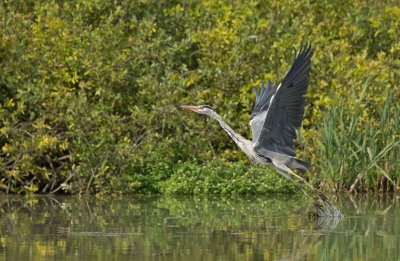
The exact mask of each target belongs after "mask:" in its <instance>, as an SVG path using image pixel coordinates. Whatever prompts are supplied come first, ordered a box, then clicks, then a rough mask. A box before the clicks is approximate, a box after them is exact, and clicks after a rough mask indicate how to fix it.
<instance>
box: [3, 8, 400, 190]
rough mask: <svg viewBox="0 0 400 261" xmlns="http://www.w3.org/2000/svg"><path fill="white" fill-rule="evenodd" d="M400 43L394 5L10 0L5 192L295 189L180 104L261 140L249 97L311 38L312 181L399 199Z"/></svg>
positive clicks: (305, 154) (303, 150) (304, 153)
mask: <svg viewBox="0 0 400 261" xmlns="http://www.w3.org/2000/svg"><path fill="white" fill-rule="evenodd" d="M399 36H400V7H399V6H398V4H397V1H377V0H371V1H361V0H359V1H357V0H354V1H341V0H340V1H294V0H286V1H205V0H204V1H203V0H198V1H158V0H157V1H154V0H141V1H123V0H119V1H118V0H116V1H106V0H74V1H33V0H26V1H22V0H4V1H2V3H1V4H0V37H1V38H0V100H1V102H0V131H1V134H0V148H1V151H0V190H1V191H4V192H6V193H28V192H37V193H48V192H61V191H63V192H65V193H85V192H88V193H89V192H91V193H100V194H101V193H149V192H153V193H154V192H155V193H160V192H162V193H172V192H174V193H176V192H179V193H200V192H201V193H206V192H215V193H256V192H258V193H260V192H271V191H274V192H289V191H294V190H295V189H294V188H293V186H292V185H291V184H289V183H287V182H286V181H284V180H282V179H281V178H280V177H278V176H277V175H276V174H275V173H274V170H272V168H260V167H257V166H253V165H250V164H248V163H245V162H246V161H247V160H246V158H245V156H244V155H243V154H242V153H241V152H240V151H239V150H238V149H237V148H236V147H235V145H234V143H233V142H232V141H230V139H229V136H228V135H225V133H223V131H222V130H221V129H220V127H219V125H218V124H217V123H216V122H214V121H213V120H212V119H208V118H206V117H202V116H200V115H195V114H193V113H189V112H186V111H182V110H181V109H180V108H179V105H183V104H208V105H210V106H212V107H213V108H214V109H215V110H217V111H218V112H219V113H220V114H221V116H222V117H223V118H224V119H225V120H226V121H227V122H228V124H230V125H231V126H232V128H234V129H235V130H237V131H238V132H239V133H240V134H242V135H244V136H246V137H251V133H250V128H249V126H248V121H249V118H250V113H251V109H252V106H253V102H254V94H253V91H252V88H251V87H252V86H259V84H260V82H261V81H266V80H268V79H271V80H272V81H280V80H281V79H282V78H283V77H284V75H285V73H286V72H287V70H288V69H289V67H290V65H291V63H292V61H293V57H294V54H293V47H296V48H299V46H300V44H301V43H304V42H310V43H312V45H313V48H314V50H315V54H314V57H313V59H312V63H313V65H312V70H311V73H310V75H309V76H310V88H309V93H308V94H307V105H306V112H305V115H304V125H303V126H302V128H300V129H299V132H298V142H297V145H296V152H297V154H298V157H300V158H302V159H305V160H308V161H311V162H312V164H313V167H312V169H311V170H310V171H309V172H308V173H306V174H304V175H305V176H306V178H307V179H308V180H309V181H310V182H312V183H314V185H316V186H318V187H320V188H321V189H324V190H326V191H331V192H333V191H342V190H347V191H355V192H356V191H387V190H395V191H396V190H397V189H398V187H399V186H398V184H399V183H398V182H399V173H400V165H399V163H398V162H397V161H398V159H397V157H398V155H399V153H400V145H399V135H400V131H399V111H400V109H399V104H398V102H397V101H398V100H399V96H400V90H399V85H398V82H399V80H400V73H399V72H400V59H399V58H400V44H399ZM235 175H236V176H238V177H241V179H240V182H239V183H238V184H239V185H237V186H236V187H235V186H232V187H231V188H228V185H232V183H231V182H230V180H232V179H233V178H234V177H236V176H235ZM218 184H220V185H219V187H218V186H217V185H218ZM221 184H222V185H221Z"/></svg>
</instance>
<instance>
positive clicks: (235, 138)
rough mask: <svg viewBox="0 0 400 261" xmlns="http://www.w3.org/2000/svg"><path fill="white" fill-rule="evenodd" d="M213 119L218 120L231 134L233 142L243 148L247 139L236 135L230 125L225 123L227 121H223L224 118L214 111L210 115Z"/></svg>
mask: <svg viewBox="0 0 400 261" xmlns="http://www.w3.org/2000/svg"><path fill="white" fill-rule="evenodd" d="M210 116H211V117H213V118H214V119H216V120H217V121H218V122H219V124H220V125H221V127H222V128H223V129H224V130H225V131H226V132H227V133H228V134H229V136H231V138H232V139H233V141H234V142H235V143H236V144H237V145H238V146H239V147H240V148H241V149H243V148H242V145H244V143H245V142H246V141H247V139H245V138H244V137H243V136H242V135H240V134H238V133H236V132H235V131H234V130H233V129H232V128H231V127H229V125H228V124H226V123H225V121H224V120H223V119H222V117H221V116H220V115H219V114H218V113H216V112H215V111H213V112H212V113H211V114H210Z"/></svg>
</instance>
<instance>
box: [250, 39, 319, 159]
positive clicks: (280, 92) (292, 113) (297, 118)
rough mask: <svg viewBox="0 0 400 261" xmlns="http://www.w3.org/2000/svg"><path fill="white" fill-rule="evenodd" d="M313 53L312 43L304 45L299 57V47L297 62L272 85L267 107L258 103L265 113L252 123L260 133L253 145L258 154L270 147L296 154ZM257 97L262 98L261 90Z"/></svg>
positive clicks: (280, 151) (281, 151) (263, 152)
mask: <svg viewBox="0 0 400 261" xmlns="http://www.w3.org/2000/svg"><path fill="white" fill-rule="evenodd" d="M312 55H313V51H311V45H308V44H306V45H305V46H304V47H303V45H302V46H301V47H300V52H299V54H298V55H297V56H296V49H295V59H294V62H293V64H292V67H291V68H290V70H289V72H288V73H287V75H286V76H285V78H284V79H283V81H282V83H281V84H280V85H279V86H278V87H277V88H276V89H274V88H272V90H271V91H270V96H271V97H269V98H268V99H267V98H266V99H265V101H266V102H265V103H264V106H261V105H258V106H257V108H258V107H260V108H261V110H260V111H261V113H260V112H258V113H257V114H256V116H255V117H254V118H255V119H257V115H259V117H260V118H259V120H258V121H256V122H255V123H254V128H253V126H252V129H253V133H255V134H256V139H254V138H253V148H254V150H255V151H256V152H257V153H259V154H265V153H266V152H267V150H270V151H271V150H272V151H275V152H279V153H284V154H287V155H290V156H295V155H296V154H295V153H294V151H293V150H292V148H291V147H292V146H293V144H294V142H293V139H294V138H295V137H296V129H297V128H298V127H300V125H301V121H302V117H303V113H304V104H305V97H304V95H305V94H306V93H307V88H308V78H307V74H308V72H309V71H310V65H311V57H312ZM267 94H268V90H267ZM257 96H258V97H260V96H261V92H260V95H257ZM256 105H257V101H256ZM255 108H256V106H255ZM253 114H254V111H253ZM253 120H254V119H253ZM258 125H259V126H258ZM260 126H261V127H260ZM255 129H256V130H255Z"/></svg>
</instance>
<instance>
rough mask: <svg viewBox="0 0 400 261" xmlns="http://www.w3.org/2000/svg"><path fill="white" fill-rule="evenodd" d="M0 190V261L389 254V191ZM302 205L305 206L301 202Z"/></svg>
mask: <svg viewBox="0 0 400 261" xmlns="http://www.w3.org/2000/svg"><path fill="white" fill-rule="evenodd" d="M307 203H308V202H307V201H305V200H304V199H303V198H301V197H288V196H282V195H279V196H270V195H265V196H246V197H234V196H233V197H232V196H219V195H218V196H209V197H196V196H179V197H171V196H157V197H145V196H142V197H124V198H112V199H109V198H108V199H97V198H94V197H90V198H85V197H81V198H77V197H47V196H35V197H28V198H24V197H12V196H8V197H7V196H3V197H0V218H1V219H0V260H28V259H29V260H52V259H57V258H63V259H69V260H104V259H110V258H111V259H116V260H117V259H118V260H124V259H129V260H149V259H151V260H159V259H171V260H187V259H188V258H190V259H191V260H300V259H301V260H345V259H348V260H355V259H360V260H397V258H398V251H399V250H398V249H399V246H400V240H399V236H400V223H399V217H400V215H399V214H400V213H399V212H400V211H399V206H398V202H397V201H396V199H395V197H390V196H385V197H380V198H373V197H365V198H362V197H357V198H355V199H353V198H352V199H351V200H349V199H345V200H340V199H339V200H337V202H336V204H337V205H338V206H339V207H340V209H341V210H342V212H343V214H344V219H343V220H341V219H339V218H336V219H331V218H315V217H312V218H311V217H309V216H308V215H307V214H308V212H309V211H312V210H313V207H312V205H311V204H310V205H309V206H308V205H307ZM304 206H307V207H306V208H305V207H304Z"/></svg>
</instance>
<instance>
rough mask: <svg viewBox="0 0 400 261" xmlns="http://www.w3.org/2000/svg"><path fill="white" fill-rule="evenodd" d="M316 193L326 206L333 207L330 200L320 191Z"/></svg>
mask: <svg viewBox="0 0 400 261" xmlns="http://www.w3.org/2000/svg"><path fill="white" fill-rule="evenodd" d="M316 193H317V195H318V197H319V198H320V199H321V200H322V202H323V203H324V204H325V205H327V206H330V207H331V206H332V204H331V203H330V202H329V200H328V198H327V197H326V196H325V195H324V194H322V193H321V192H319V191H316Z"/></svg>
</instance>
